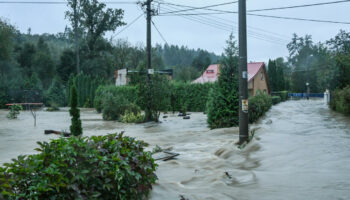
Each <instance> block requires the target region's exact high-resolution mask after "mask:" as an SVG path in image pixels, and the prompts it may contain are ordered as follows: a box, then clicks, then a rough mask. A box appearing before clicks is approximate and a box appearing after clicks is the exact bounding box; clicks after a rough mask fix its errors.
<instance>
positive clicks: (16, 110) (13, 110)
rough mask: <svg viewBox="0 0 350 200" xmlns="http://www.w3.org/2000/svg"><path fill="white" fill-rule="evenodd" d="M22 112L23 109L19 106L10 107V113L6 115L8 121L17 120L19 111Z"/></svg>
mask: <svg viewBox="0 0 350 200" xmlns="http://www.w3.org/2000/svg"><path fill="white" fill-rule="evenodd" d="M20 110H23V107H22V106H21V105H19V104H13V105H11V106H10V113H9V114H8V115H7V118H9V119H17V116H18V115H19V111H20Z"/></svg>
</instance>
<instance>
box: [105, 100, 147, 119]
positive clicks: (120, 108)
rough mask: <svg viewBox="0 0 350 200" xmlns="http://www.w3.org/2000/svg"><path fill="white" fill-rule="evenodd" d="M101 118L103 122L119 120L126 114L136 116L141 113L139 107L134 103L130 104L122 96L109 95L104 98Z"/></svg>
mask: <svg viewBox="0 0 350 200" xmlns="http://www.w3.org/2000/svg"><path fill="white" fill-rule="evenodd" d="M102 107H103V110H102V117H103V119H104V120H119V121H122V119H121V116H123V115H124V114H125V113H126V112H129V113H132V114H134V115H138V114H139V113H141V109H140V107H138V106H137V105H135V104H134V103H130V102H129V101H128V100H127V99H125V97H124V96H121V95H117V96H113V95H112V94H109V95H108V96H106V97H105V99H104V100H103V104H102Z"/></svg>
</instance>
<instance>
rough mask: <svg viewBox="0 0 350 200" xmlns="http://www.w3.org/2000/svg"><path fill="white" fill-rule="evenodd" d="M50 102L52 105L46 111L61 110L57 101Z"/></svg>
mask: <svg viewBox="0 0 350 200" xmlns="http://www.w3.org/2000/svg"><path fill="white" fill-rule="evenodd" d="M49 104H50V107H48V108H47V109H46V111H48V112H54V111H59V110H60V108H59V107H58V105H57V104H56V103H54V102H50V103H49Z"/></svg>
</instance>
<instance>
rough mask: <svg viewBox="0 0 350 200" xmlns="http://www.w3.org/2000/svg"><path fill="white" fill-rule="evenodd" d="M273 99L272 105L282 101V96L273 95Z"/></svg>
mask: <svg viewBox="0 0 350 200" xmlns="http://www.w3.org/2000/svg"><path fill="white" fill-rule="evenodd" d="M271 100H272V105H276V104H279V103H281V101H282V99H281V97H279V96H272V97H271Z"/></svg>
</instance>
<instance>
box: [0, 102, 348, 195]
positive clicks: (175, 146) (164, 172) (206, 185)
mask: <svg viewBox="0 0 350 200" xmlns="http://www.w3.org/2000/svg"><path fill="white" fill-rule="evenodd" d="M7 112H8V111H5V110H0V164H2V163H4V162H9V161H10V160H11V158H14V157H16V156H18V155H20V154H30V153H34V151H33V149H34V148H36V147H37V145H36V141H43V140H44V141H48V140H50V139H53V138H57V136H54V135H50V136H47V135H44V130H45V129H53V130H69V124H70V118H69V114H68V112H67V109H63V110H62V111H59V112H53V113H51V112H44V111H40V112H38V117H37V127H34V126H33V118H32V117H31V114H30V113H29V112H21V114H20V115H19V118H18V119H16V120H8V119H7V118H6V114H7ZM168 116H169V117H168V118H166V119H163V118H162V123H159V124H155V123H147V124H138V125H131V124H122V123H117V122H105V121H103V120H102V118H101V115H100V114H97V113H96V112H95V111H94V110H90V109H82V110H81V118H82V122H83V129H84V135H85V136H89V135H101V134H106V133H112V132H120V131H125V134H126V135H129V136H133V137H136V138H137V139H141V140H144V141H146V142H148V143H149V144H150V149H149V150H151V149H152V148H153V147H154V146H155V145H159V146H160V147H162V148H163V149H170V150H171V151H173V152H176V153H180V156H179V157H177V159H175V160H171V161H166V162H164V161H157V163H158V164H159V167H158V169H157V175H158V178H159V180H158V181H157V183H156V184H155V185H154V188H153V191H152V193H151V195H150V199H151V200H179V199H188V200H204V199H207V200H211V199H213V200H216V199H217V200H226V199H227V200H231V199H240V200H241V199H242V200H245V199H247V200H250V199H252V200H256V199H259V200H265V199H266V200H270V199H281V200H282V199H293V200H296V199H303V200H304V199H308V200H310V199H311V200H313V199H315V200H316V199H317V200H329V199H338V200H342V199H344V200H346V199H350V118H347V117H345V116H343V115H341V114H337V113H334V112H332V111H330V110H329V109H328V107H327V106H326V105H324V103H323V102H322V101H304V100H300V101H288V102H284V103H281V104H279V105H277V106H274V107H273V108H272V109H271V110H270V111H269V112H268V113H267V114H266V116H265V117H264V118H263V119H261V120H260V121H259V122H258V123H257V124H254V125H252V126H251V128H252V129H253V128H257V130H256V137H255V139H254V140H253V141H252V142H251V143H250V144H249V145H248V146H247V147H246V148H244V149H243V150H240V149H238V148H237V147H236V146H235V142H236V141H237V140H238V129H237V128H229V129H217V130H209V129H208V128H207V127H206V126H207V125H206V116H205V115H204V114H202V113H192V115H191V119H190V120H183V119H182V118H179V117H177V116H175V115H168Z"/></svg>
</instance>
